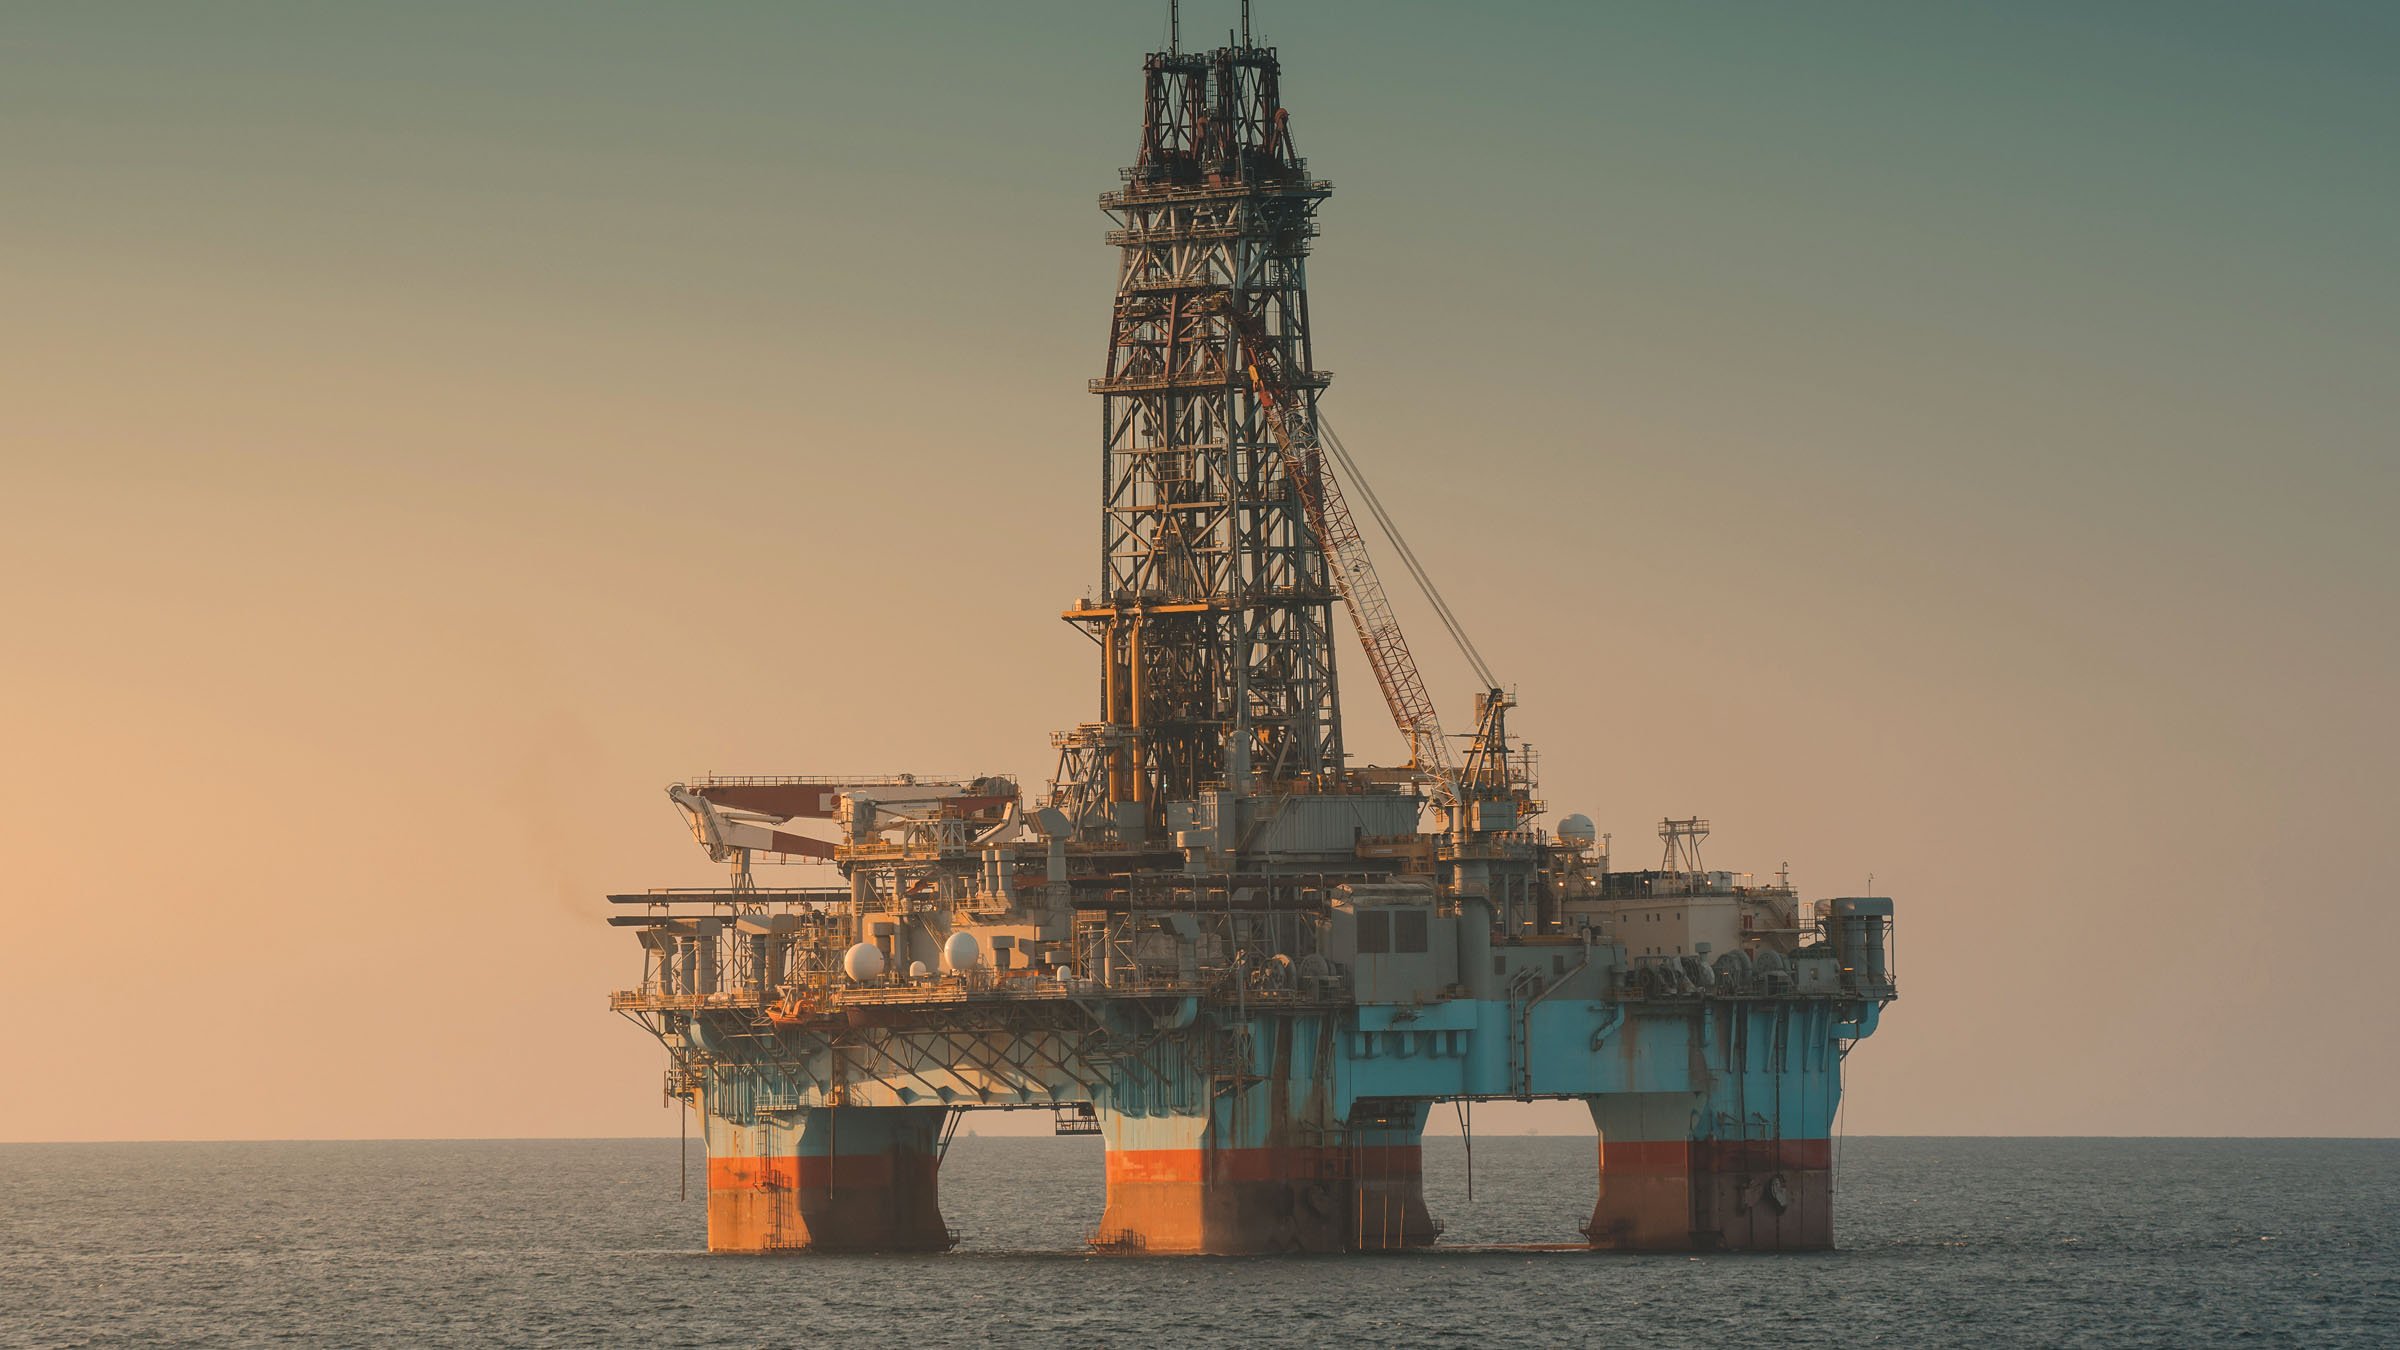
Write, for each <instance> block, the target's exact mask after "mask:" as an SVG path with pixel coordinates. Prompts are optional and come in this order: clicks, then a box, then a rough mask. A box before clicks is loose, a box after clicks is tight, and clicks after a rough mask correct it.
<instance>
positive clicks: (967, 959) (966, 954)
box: [942, 933, 983, 970]
mask: <svg viewBox="0 0 2400 1350" xmlns="http://www.w3.org/2000/svg"><path fill="white" fill-rule="evenodd" d="M982 960H983V944H981V943H979V942H977V941H976V940H975V935H974V934H973V933H952V934H951V935H950V940H949V941H948V942H945V943H943V944H942V964H943V965H945V966H947V967H949V968H950V969H952V970H973V969H974V968H975V967H976V966H977V965H978V964H979V963H981V962H982Z"/></svg>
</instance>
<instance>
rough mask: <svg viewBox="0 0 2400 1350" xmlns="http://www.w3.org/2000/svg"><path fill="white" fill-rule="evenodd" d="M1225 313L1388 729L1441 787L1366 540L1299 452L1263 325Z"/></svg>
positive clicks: (1394, 618) (1416, 684) (1444, 774)
mask: <svg viewBox="0 0 2400 1350" xmlns="http://www.w3.org/2000/svg"><path fill="white" fill-rule="evenodd" d="M1226 313H1227V316H1228V317H1229V318H1230V319H1231V320H1232V323H1233V329H1234V332H1235V333H1236V335H1238V336H1239V337H1240V339H1241V343H1242V353H1243V364H1244V365H1245V366H1246V367H1247V368H1248V371H1249V376H1250V385H1251V388H1252V389H1253V390H1254V391H1256V393H1257V394H1258V399H1259V402H1260V404H1261V405H1262V406H1263V409H1264V411H1265V413H1266V421H1267V429H1268V431H1270V432H1271V433H1273V435H1274V437H1275V447H1276V449H1277V450H1278V451H1279V452H1280V453H1281V455H1282V457H1283V471H1284V474H1285V476H1286V477H1288V478H1290V479H1291V480H1292V482H1293V484H1294V485H1295V486H1296V487H1297V488H1298V489H1299V492H1300V504H1301V509H1302V510H1304V511H1305V512H1307V514H1308V526H1309V529H1310V530H1311V531H1312V532H1314V533H1315V535H1316V536H1317V547H1318V548H1319V549H1320V550H1322V551H1323V552H1324V554H1325V566H1326V570H1327V571H1329V572H1331V573H1332V574H1333V580H1334V584H1335V585H1336V586H1338V587H1340V588H1341V592H1342V603H1343V606H1344V607H1345V608H1347V609H1348V610H1349V611H1350V622H1351V623H1352V624H1353V625H1355V626H1356V627H1357V629H1358V640H1359V645H1361V646H1363V647H1365V648H1366V651H1367V664H1368V665H1370V666H1372V667H1374V670H1375V683H1376V684H1377V685H1378V686H1380V687H1381V688H1382V690H1383V701H1384V705H1385V706H1386V707H1388V708H1390V709H1391V712H1392V723H1393V725H1395V726H1397V727H1398V728H1399V729H1400V734H1401V735H1402V736H1403V737H1405V738H1407V740H1408V751H1409V764H1410V767H1412V768H1416V769H1420V770H1424V771H1427V772H1430V773H1431V774H1433V775H1434V777H1435V779H1436V781H1438V782H1443V783H1447V782H1449V781H1450V778H1451V775H1452V767H1451V764H1450V753H1449V745H1448V743H1447V742H1446V741H1444V740H1443V738H1442V727H1441V723H1440V722H1439V721H1438V720H1437V719H1436V718H1435V716H1434V711H1433V696H1432V695H1431V694H1429V693H1427V692H1426V690H1425V677H1424V676H1423V675H1422V674H1419V673H1418V671H1417V658H1416V656H1415V654H1414V653H1412V652H1410V651H1409V649H1408V638H1407V636H1406V635H1405V634H1403V633H1402V632H1401V631H1400V617H1399V615H1398V614H1396V613H1394V612H1393V609H1392V602H1391V598H1390V597H1389V596H1387V595H1386V594H1384V590H1383V582H1382V580H1381V579H1380V578H1378V577H1377V576H1376V575H1375V561H1374V559H1373V558H1372V557H1371V556H1369V554H1368V552H1367V541H1366V536H1365V535H1363V534H1361V533H1360V532H1359V528H1358V522H1357V521H1356V520H1355V519H1354V518H1352V516H1351V514H1350V507H1349V504H1348V503H1347V502H1345V501H1344V500H1343V499H1342V487H1341V482H1340V480H1339V479H1337V478H1336V477H1335V476H1334V474H1333V472H1332V470H1331V469H1330V468H1329V467H1328V466H1327V465H1326V464H1325V461H1324V454H1323V452H1322V451H1320V450H1318V449H1316V448H1315V447H1314V446H1310V447H1308V448H1307V450H1306V451H1305V452H1304V451H1303V449H1302V447H1301V444H1300V442H1301V440H1302V438H1303V436H1304V435H1305V434H1306V432H1307V427H1306V426H1305V425H1297V426H1296V425H1295V421H1296V414H1297V412H1298V408H1299V404H1298V401H1297V400H1295V399H1293V398H1292V397H1291V392H1290V390H1291V386H1290V384H1289V382H1288V381H1286V380H1285V379H1284V378H1283V363H1282V360H1281V356H1280V354H1279V353H1278V352H1277V350H1276V348H1275V344H1274V343H1273V342H1272V341H1270V340H1269V339H1268V337H1267V334H1266V330H1265V326H1264V325H1262V324H1261V323H1260V322H1259V321H1258V317H1257V316H1256V315H1254V314H1249V313H1245V312H1243V311H1242V310H1240V309H1237V308H1233V307H1230V306H1229V307H1228V308H1227V310H1226Z"/></svg>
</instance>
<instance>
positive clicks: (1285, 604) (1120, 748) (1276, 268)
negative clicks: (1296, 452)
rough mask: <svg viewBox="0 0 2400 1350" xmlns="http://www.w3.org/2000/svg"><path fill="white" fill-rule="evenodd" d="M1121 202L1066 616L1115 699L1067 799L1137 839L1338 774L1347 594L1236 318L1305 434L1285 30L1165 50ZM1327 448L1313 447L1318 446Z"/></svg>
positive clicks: (1310, 361)
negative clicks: (1075, 576)
mask: <svg viewBox="0 0 2400 1350" xmlns="http://www.w3.org/2000/svg"><path fill="white" fill-rule="evenodd" d="M1142 76H1143V94H1142V127H1141V139H1140V143H1139V145H1138V146H1137V148H1136V153H1135V157H1134V162H1133V163H1132V165H1130V166H1129V167H1127V168H1126V169H1124V170H1123V171H1122V174H1121V177H1122V179H1123V186H1122V187H1120V188H1119V189H1118V190H1117V191H1114V192H1110V193H1108V194H1106V195H1104V196H1103V197H1102V198H1101V199H1100V200H1101V206H1102V207H1103V209H1105V210H1106V211H1107V212H1108V213H1109V215H1110V217H1111V218H1112V219H1113V221H1114V222H1115V225H1116V228H1115V229H1113V230H1111V231H1110V232H1109V234H1108V240H1109V242H1110V243H1112V244H1114V245H1115V246H1116V247H1117V249H1118V267H1117V288H1116V297H1115V302H1114V305H1113V307H1112V312H1111V315H1110V325H1109V341H1108V352H1107V360H1106V366H1105V369H1104V371H1103V373H1102V375H1101V376H1100V377H1099V378H1098V379H1095V380H1093V381H1092V383H1091V388H1092V391H1093V392H1094V393H1095V394H1097V395H1099V396H1100V400H1101V485H1102V486H1101V496H1102V499H1101V523H1100V559H1099V563H1100V578H1099V585H1098V587H1097V588H1096V589H1095V590H1094V592H1093V593H1092V594H1091V596H1090V597H1088V598H1087V599H1086V600H1084V601H1083V602H1082V603H1080V604H1078V605H1076V606H1075V607H1073V608H1072V609H1070V610H1068V611H1067V614H1066V617H1067V618H1068V619H1069V620H1070V621H1072V622H1074V623H1076V624H1078V625H1080V626H1081V627H1083V628H1084V629H1085V631H1086V632H1088V633H1089V634H1090V635H1091V636H1092V638H1093V640H1094V642H1095V643H1096V644H1097V645H1098V647H1099V649H1100V653H1099V654H1100V658H1101V661H1100V664H1101V670H1100V679H1099V682H1098V683H1099V690H1098V693H1099V704H1100V706H1099V709H1098V717H1097V719H1096V720H1095V722H1093V723H1092V724H1089V725H1087V726H1086V727H1084V728H1081V729H1079V734H1078V735H1076V736H1073V737H1071V738H1070V744H1071V745H1072V746H1073V747H1074V748H1075V749H1079V750H1081V751H1082V752H1083V753H1082V754H1081V755H1080V756H1070V759H1071V760H1073V761H1074V762H1070V763H1068V764H1066V765H1065V766H1064V774H1063V777H1064V781H1065V782H1067V783H1068V784H1069V788H1068V791H1067V792H1066V793H1065V794H1064V796H1063V797H1062V799H1061V801H1060V802H1059V803H1057V804H1058V805H1060V806H1061V807H1063V808H1067V809H1070V810H1071V812H1072V813H1073V814H1074V816H1075V817H1076V819H1077V822H1078V824H1079V825H1080V826H1084V827H1087V828H1097V829H1103V830H1106V831H1109V832H1111V833H1113V834H1115V835H1116V836H1118V837H1120V838H1121V839H1123V840H1124V841H1125V842H1128V843H1134V842H1139V841H1140V840H1143V839H1145V838H1150V837H1153V836H1155V835H1156V834H1157V832H1159V831H1160V830H1162V829H1163V828H1164V827H1165V825H1166V812H1167V809H1168V804H1169V803H1172V802H1176V801H1189V800H1194V799H1196V798H1198V797H1200V796H1201V795H1202V794H1203V793H1206V792H1209V791H1214V790H1224V791H1228V792H1231V793H1232V794H1234V795H1235V796H1237V797H1239V796H1246V795H1248V794H1249V793H1251V792H1252V791H1253V790H1254V789H1257V788H1259V787H1261V785H1263V786H1264V788H1265V790H1268V791H1277V790H1286V789H1300V790H1321V789H1324V788H1328V787H1338V786H1339V785H1340V784H1341V783H1342V782H1343V777H1342V775H1343V772H1344V769H1345V767H1346V764H1345V756H1344V751H1343V744H1342V726H1341V712H1340V697H1339V692H1338V687H1337V681H1336V675H1335V667H1336V661H1335V653H1334V640H1335V639H1334V635H1335V632H1336V630H1335V628H1334V625H1333V620H1332V607H1333V605H1334V603H1335V602H1336V601H1337V599H1338V598H1339V596H1338V592H1337V589H1336V585H1335V582H1334V579H1333V578H1332V577H1330V576H1329V575H1328V571H1327V565H1326V559H1325V557H1324V553H1323V550H1322V549H1321V547H1320V545H1319V540H1318V538H1317V536H1316V533H1315V531H1314V530H1313V529H1312V528H1311V523H1310V521H1309V518H1308V512H1307V510H1306V507H1305V501H1304V494H1303V493H1302V492H1301V491H1299V490H1298V485H1297V484H1296V483H1295V482H1294V480H1293V478H1292V476H1291V475H1290V474H1289V473H1288V472H1287V467H1286V464H1285V457H1284V454H1283V452H1282V450H1281V449H1280V448H1279V446H1278V444H1277V441H1276V437H1275V431H1274V428H1273V427H1271V426H1270V425H1269V422H1268V406H1269V405H1268V400H1267V399H1266V398H1265V397H1262V394H1261V391H1260V390H1259V389H1257V388H1256V387H1255V386H1254V385H1253V383H1252V381H1251V380H1250V378H1249V374H1248V369H1249V367H1248V362H1247V361H1246V360H1245V356H1244V350H1245V348H1244V341H1243V333H1242V328H1241V325H1242V324H1244V323H1248V324H1250V325H1252V326H1253V327H1254V329H1255V331H1256V332H1257V333H1258V334H1259V335H1260V340H1261V341H1263V342H1264V343H1266V344H1267V345H1268V346H1269V347H1271V349H1272V350H1273V351H1274V353H1275V354H1276V356H1277V357H1278V358H1279V363H1280V369H1281V370H1282V371H1283V372H1284V379H1285V388H1286V389H1287V390H1288V391H1289V395H1288V396H1289V398H1290V399H1291V407H1290V409H1289V413H1288V416H1287V418H1286V421H1287V424H1288V425H1290V426H1292V427H1295V428H1297V430H1298V432H1299V435H1300V437H1301V439H1302V440H1303V441H1305V442H1306V443H1307V444H1308V445H1309V446H1311V447H1313V445H1314V437H1315V422H1316V417H1315V403H1316V396H1317V394H1318V392H1319V391H1321V390H1322V389H1323V388H1324V387H1325V385H1326V382H1327V376H1326V374H1325V373H1324V372H1323V371H1320V370H1318V369H1317V368H1316V365H1315V351H1314V347H1313V344H1312V342H1311V340H1310V335H1309V314H1308V286H1307V270H1306V261H1307V255H1308V250H1309V243H1310V240H1311V239H1312V238H1313V237H1314V236H1315V234H1316V230H1317V226H1316V210H1317V206H1318V204H1319V203H1321V202H1322V201H1324V200H1325V198H1326V197H1327V195H1328V194H1330V193H1331V191H1332V187H1331V185H1330V184H1328V183H1325V182H1323V181H1321V180H1317V179H1313V178H1311V177H1309V175H1308V166H1307V162H1306V161H1305V160H1303V159H1302V158H1301V157H1300V155H1299V152H1298V149H1297V147H1296V145H1295V143H1294V140H1293V134H1292V126H1291V123H1292V119H1291V114H1290V112H1289V110H1288V109H1286V108H1285V107H1284V105H1283V101H1282V92H1281V79H1280V76H1281V67H1280V63H1279V62H1278V60H1277V57H1276V54H1275V52H1274V50H1273V49H1271V48H1260V47H1249V46H1238V47H1223V48H1219V49H1217V50H1215V51H1209V52H1191V53H1184V52H1176V51H1166V52H1153V53H1151V54H1150V55H1149V56H1148V57H1147V58H1146V59H1145V60H1144V62H1143V69H1142ZM1311 453H1312V454H1313V449H1312V451H1311Z"/></svg>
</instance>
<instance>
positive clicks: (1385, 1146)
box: [1350, 1102, 1442, 1252]
mask: <svg viewBox="0 0 2400 1350" xmlns="http://www.w3.org/2000/svg"><path fill="white" fill-rule="evenodd" d="M1431 1109H1432V1107H1431V1104H1430V1103H1427V1102H1404V1103H1399V1104H1397V1105H1396V1106H1395V1107H1394V1108H1392V1109H1391V1110H1389V1111H1387V1112H1386V1113H1384V1114H1381V1115H1375V1116H1370V1115H1367V1114H1366V1113H1365V1112H1363V1111H1358V1110H1354V1111H1353V1112H1352V1113H1351V1117H1350V1140H1351V1165H1350V1175H1351V1178H1352V1191H1351V1198H1350V1207H1351V1230H1352V1232H1351V1246H1352V1247H1353V1248H1354V1249H1356V1250H1358V1251H1362V1252H1376V1251H1394V1250H1397V1249H1399V1248H1402V1247H1430V1246H1432V1245H1433V1242H1434V1240H1435V1239H1436V1238H1438V1237H1440V1236H1441V1234H1442V1226H1441V1224H1439V1223H1437V1222H1435V1220H1434V1217H1433V1213H1432V1211H1430V1210H1428V1209H1427V1208H1426V1207H1425V1117H1426V1114H1427V1113H1428V1112H1429V1111H1430V1110H1431Z"/></svg>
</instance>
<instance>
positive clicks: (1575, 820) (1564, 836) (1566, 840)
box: [1558, 815, 1600, 844]
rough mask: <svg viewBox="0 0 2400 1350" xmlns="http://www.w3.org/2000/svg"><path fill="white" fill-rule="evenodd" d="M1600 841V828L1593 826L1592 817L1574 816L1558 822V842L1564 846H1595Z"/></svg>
mask: <svg viewBox="0 0 2400 1350" xmlns="http://www.w3.org/2000/svg"><path fill="white" fill-rule="evenodd" d="M1599 841H1600V830H1599V827H1598V826H1595V825H1593V824H1592V818H1591V817H1590V816H1586V815H1573V816H1569V817H1567V818H1566V819H1565V820H1562V821H1560V822H1558V842H1560V843H1562V844H1595V843H1598V842H1599Z"/></svg>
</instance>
